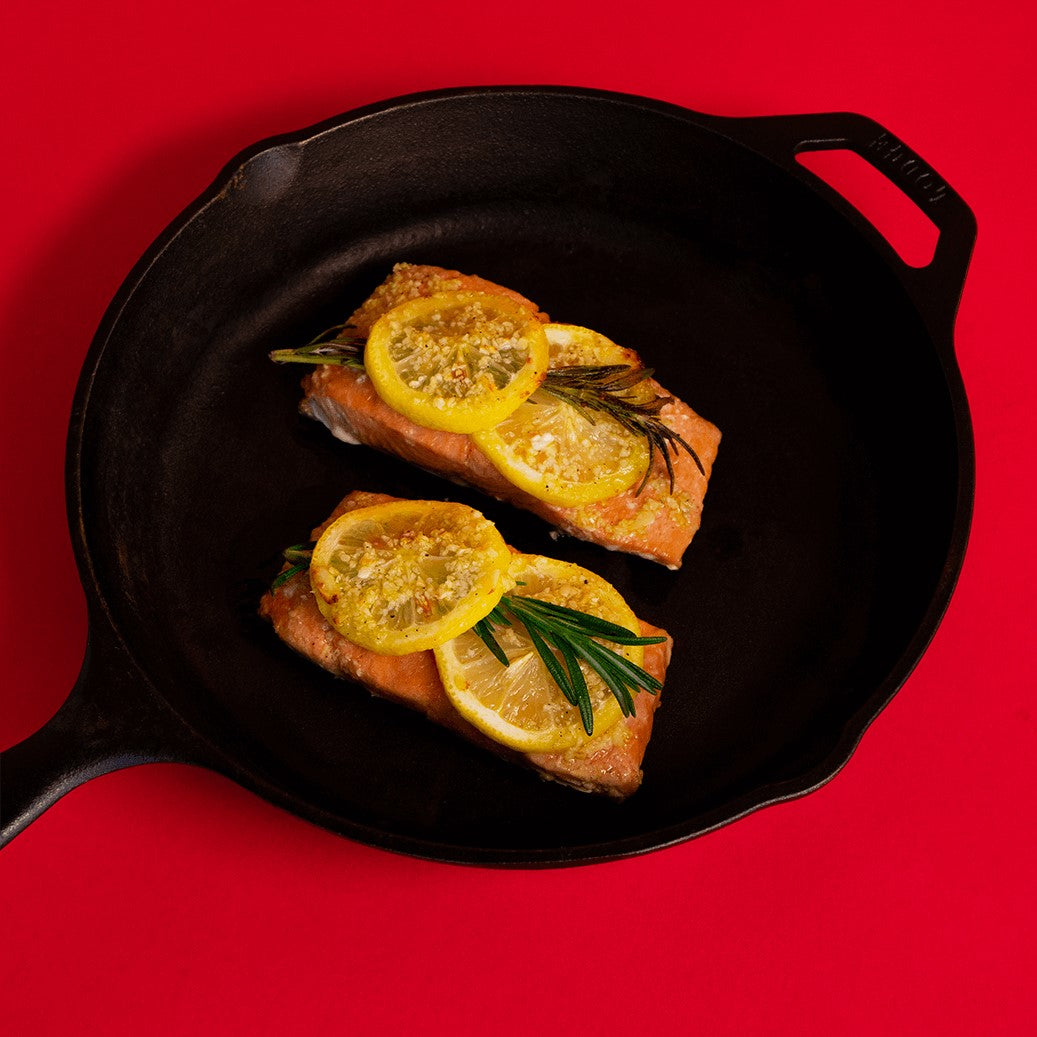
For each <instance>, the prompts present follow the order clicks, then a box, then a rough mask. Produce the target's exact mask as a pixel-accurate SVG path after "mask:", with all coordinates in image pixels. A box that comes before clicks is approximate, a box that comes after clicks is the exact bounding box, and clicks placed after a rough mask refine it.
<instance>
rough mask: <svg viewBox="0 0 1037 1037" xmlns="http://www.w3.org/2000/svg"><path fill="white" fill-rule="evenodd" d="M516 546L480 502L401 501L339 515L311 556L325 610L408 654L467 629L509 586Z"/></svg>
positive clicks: (374, 642) (392, 650)
mask: <svg viewBox="0 0 1037 1037" xmlns="http://www.w3.org/2000/svg"><path fill="white" fill-rule="evenodd" d="M510 559H511V552H510V550H509V548H508V546H507V544H505V542H504V539H503V537H502V536H501V535H500V533H498V532H497V529H496V527H495V526H494V525H493V523H491V522H490V521H489V520H488V519H486V518H484V517H483V516H482V514H480V513H479V512H478V511H476V510H475V509H474V508H469V507H466V506H465V505H463V504H454V503H444V502H438V501H395V502H392V503H387V504H377V505H374V506H372V507H368V508H359V509H357V510H355V511H351V512H347V513H346V514H345V515H342V516H340V517H339V518H338V519H336V520H335V521H334V522H332V523H331V525H330V526H328V528H327V529H326V530H325V531H324V533H323V534H322V536H321V537H320V539H319V540H318V541H317V545H316V547H315V548H314V550H313V556H312V558H311V560H310V585H311V587H312V588H313V592H314V596H315V598H316V601H317V606H318V608H319V609H320V611H321V613H322V614H323V616H324V618H325V619H327V621H328V622H329V623H330V624H331V625H332V626H333V627H334V628H335V630H337V631H338V632H339V633H340V634H341V635H342V636H343V637H345V638H347V639H348V640H350V641H352V642H353V643H354V644H358V645H360V646H361V647H364V648H369V649H371V650H372V651H375V652H380V653H382V654H383V655H404V654H407V653H409V652H419V651H422V650H424V649H427V648H434V647H436V646H437V645H439V644H442V643H444V642H445V641H448V640H450V639H451V638H453V637H456V636H457V635H458V634H460V633H461V632H463V631H465V630H469V629H471V628H472V627H473V626H474V625H475V624H476V623H477V622H478V621H479V620H480V619H482V618H483V617H484V616H486V615H488V614H489V612H490V611H491V610H492V609H493V607H494V606H495V605H496V604H497V602H498V601H500V599H501V596H502V595H503V594H504V592H505V591H506V590H507V589H508V587H509V586H510V580H509V578H508V567H509V564H510Z"/></svg>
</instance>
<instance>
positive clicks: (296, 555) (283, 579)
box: [270, 544, 313, 590]
mask: <svg viewBox="0 0 1037 1037" xmlns="http://www.w3.org/2000/svg"><path fill="white" fill-rule="evenodd" d="M312 557H313V548H311V547H308V546H307V545H306V544H295V545H293V546H292V547H286V548H285V549H284V560H285V561H286V562H288V563H289V565H288V568H287V569H285V570H284V572H281V573H278V574H277V575H276V576H275V577H274V581H273V583H271V584H270V589H271V590H277V588H278V587H280V586H281V585H282V584H285V583H287V582H288V581H289V580H290V579H291V578H292V577H293V576H296V575H298V574H299V573H304V572H306V570H307V569H309V567H310V559H311V558H312Z"/></svg>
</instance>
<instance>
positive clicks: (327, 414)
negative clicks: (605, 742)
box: [300, 263, 720, 569]
mask: <svg viewBox="0 0 1037 1037" xmlns="http://www.w3.org/2000/svg"><path fill="white" fill-rule="evenodd" d="M457 289H464V290H470V291H480V292H486V293H489V294H496V295H504V296H507V297H508V298H510V299H513V300H515V301H516V302H518V303H520V304H521V305H523V306H525V307H527V308H528V309H529V311H530V313H532V314H533V315H534V316H535V317H536V318H537V319H538V320H541V321H547V319H548V318H547V314H545V313H543V312H541V311H540V310H538V309H537V307H536V305H535V304H534V303H532V302H530V300H529V299H526V298H525V297H524V296H521V295H519V294H518V293H517V292H513V291H511V290H510V289H508V288H503V287H501V286H500V285H497V284H494V283H493V282H491V281H486V280H484V279H483V278H481V277H472V276H469V275H465V274H460V273H458V272H457V271H456V270H442V269H440V268H439V267H431V266H414V265H411V264H407V263H398V264H397V265H396V266H395V267H394V268H393V272H392V274H390V276H389V278H388V279H387V280H386V281H385V282H384V283H383V284H382V285H380V286H379V287H378V288H377V289H376V290H375V292H374V293H373V294H372V295H371V296H370V298H368V299H367V300H366V301H365V302H364V303H363V304H362V305H361V306H360V308H359V309H358V310H357V311H356V312H355V313H354V314H353V315H352V317H350V319H349V321H348V323H349V324H352V325H354V326H355V327H356V328H357V331H358V332H359V333H361V334H363V335H366V334H367V333H368V332H369V331H370V329H371V326H372V325H373V324H374V322H375V321H376V320H377V319H378V318H379V317H381V316H382V314H384V313H386V312H388V310H390V309H391V308H392V307H393V306H396V305H398V304H399V303H401V302H405V301H406V300H408V299H413V298H417V297H419V296H426V295H432V294H435V293H436V292H442V291H454V290H457ZM628 352H629V353H630V355H631V357H632V358H633V359H632V362H634V363H639V362H640V361H639V359H637V355H636V354H635V353H633V351H628ZM648 384H649V385H651V387H652V388H653V389H654V390H655V391H656V392H657V393H658V394H659V395H661V396H667V395H669V394H668V393H667V392H666V391H665V390H664V389H663V388H662V387H661V386H660V385H659V384H658V383H657V382H655V381H654V380H653V381H649V382H648ZM302 385H303V391H304V393H305V398H304V400H303V402H302V403H301V404H300V409H301V410H302V412H303V413H304V414H307V415H308V416H309V417H311V418H314V419H315V420H317V421H320V422H321V423H323V424H324V425H325V426H327V428H328V429H329V430H330V431H331V433H332V434H333V435H334V436H336V437H337V438H338V439H340V440H342V441H343V442H346V443H354V444H361V443H362V444H364V445H366V446H370V447H374V448H375V449H378V450H382V451H385V452H386V453H389V454H394V455H395V456H397V457H400V458H402V459H403V460H405V461H409V462H411V463H412V464H415V465H418V466H419V467H421V468H424V469H427V470H428V471H431V472H435V473H437V474H439V475H442V476H445V477H446V478H448V479H451V480H453V481H455V482H463V483H467V484H468V485H470V486H474V487H476V488H478V489H480V490H482V491H483V492H484V493H488V494H490V495H491V496H493V497H496V498H497V499H498V500H502V501H506V502H507V503H509V504H513V505H515V506H516V507H519V508H523V509H524V510H526V511H531V512H533V513H534V514H535V515H539V516H540V517H541V518H543V519H545V520H546V521H547V522H549V523H551V525H553V526H555V527H556V528H557V529H559V530H561V531H563V532H565V533H568V534H570V535H571V536H575V537H579V538H580V539H582V540H589V541H591V542H592V543H595V544H599V545H601V546H602V547H606V548H609V549H610V550H616V551H625V552H628V553H630V554H636V555H640V556H641V557H643V558H648V559H651V560H652V561H656V562H661V563H662V564H663V565H666V566H668V567H669V568H671V569H677V568H679V567H680V564H681V558H682V556H683V554H684V552H685V550H686V549H687V547H688V545H689V544H690V543H691V540H692V538H693V537H694V536H695V534H696V532H698V528H699V524H700V522H701V518H702V504H703V501H704V499H705V496H706V487H707V486H708V483H709V476H710V473H711V472H712V470H713V462H714V460H715V459H716V455H717V448H718V446H719V444H720V430H719V429H717V427H716V426H715V425H713V424H712V423H711V422H709V421H707V420H706V419H705V418H702V417H700V416H699V415H698V414H696V413H695V412H694V411H693V410H692V409H691V408H690V407H689V406H688V405H687V404H686V403H684V402H682V401H681V400H678V399H674V400H673V402H672V403H669V404H667V405H666V406H665V407H663V409H662V411H661V413H660V417H661V418H662V419H663V420H664V421H665V423H666V424H667V425H669V426H670V428H672V429H673V430H674V431H675V432H677V433H679V434H680V436H681V437H683V439H684V440H685V441H686V442H687V443H688V444H689V445H690V446H691V447H692V449H693V450H694V451H695V453H696V454H697V455H698V457H699V459H700V460H701V462H702V467H703V469H704V470H705V474H704V475H703V474H702V473H701V472H700V471H699V470H698V467H697V466H696V465H695V462H694V461H693V460H692V458H691V457H690V456H689V455H688V454H687V453H686V452H684V451H683V450H682V451H679V452H678V453H677V455H676V456H674V455H671V460H672V462H673V468H674V489H673V492H672V493H671V492H670V480H669V475H668V474H667V471H666V465H665V462H664V461H663V459H662V457H661V456H659V455H658V453H657V454H656V457H655V459H654V461H653V464H652V470H651V472H650V474H649V477H648V481H647V483H646V484H645V487H644V489H643V490H642V491H641V493H640V494H638V493H636V492H635V490H636V488H632V489H629V490H627V491H625V492H623V493H618V494H616V495H615V496H613V497H609V498H607V499H606V500H603V501H599V502H597V503H596V504H586V505H583V506H580V507H561V506H558V505H555V504H548V503H547V502H546V501H542V500H539V499H537V498H536V497H533V496H532V495H530V494H528V493H526V492H525V491H524V490H521V489H519V488H518V487H517V486H515V485H513V484H512V483H510V482H509V481H508V480H507V479H506V478H505V477H504V476H503V475H501V473H500V472H499V471H498V470H497V469H496V468H495V467H494V465H493V464H492V463H491V462H490V460H489V458H487V457H486V455H485V454H483V453H482V451H481V450H479V448H478V447H477V446H476V445H475V443H474V441H473V440H472V438H471V437H470V436H468V435H465V434H462V433H457V432H443V431H439V430H437V429H430V428H425V427H423V426H421V425H417V424H415V423H414V422H413V421H411V420H410V419H409V418H406V417H404V416H403V415H402V414H399V413H397V412H396V411H394V410H393V409H392V408H391V407H389V406H388V404H386V403H383V402H382V400H381V398H380V397H379V396H378V394H377V392H375V389H374V386H373V385H372V383H371V379H370V378H369V377H368V376H367V375H366V374H365V373H364V372H363V371H356V370H353V369H350V368H347V367H337V366H332V365H330V364H326V365H322V366H320V367H316V368H315V369H314V370H313V371H311V372H310V373H309V374H308V375H307V376H306V377H305V378H304V379H303V383H302Z"/></svg>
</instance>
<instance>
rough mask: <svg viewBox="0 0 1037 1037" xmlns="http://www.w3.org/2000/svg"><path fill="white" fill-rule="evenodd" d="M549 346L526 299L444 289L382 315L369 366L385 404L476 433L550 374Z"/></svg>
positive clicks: (370, 343)
mask: <svg viewBox="0 0 1037 1037" xmlns="http://www.w3.org/2000/svg"><path fill="white" fill-rule="evenodd" d="M548 352H549V349H548V343H547V337H546V335H545V334H544V329H543V325H542V324H541V323H540V321H538V320H536V319H535V318H534V317H533V315H532V314H531V313H530V312H529V310H528V309H526V307H524V306H522V305H521V304H519V303H517V302H515V301H514V300H512V299H508V298H505V297H502V296H498V295H487V294H484V293H481V292H443V293H440V294H438V295H432V296H427V297H425V298H419V299H412V300H411V301H409V302H405V303H402V304H400V305H399V306H396V307H394V308H393V309H391V310H389V312H388V313H386V314H384V315H383V316H382V317H380V318H379V319H378V320H377V321H376V322H375V324H374V327H372V328H371V332H370V334H369V335H368V338H367V346H366V348H365V350H364V367H365V369H366V371H367V373H368V375H369V376H370V378H371V381H372V383H373V384H374V387H375V390H376V391H377V393H378V395H379V396H380V397H381V398H382V399H383V400H384V401H385V403H387V404H388V405H389V406H390V407H392V408H393V410H395V411H398V412H399V413H400V414H403V415H405V416H406V417H408V418H410V419H411V420H412V421H414V422H416V423H417V424H419V425H424V426H425V427H427V428H434V429H443V430H445V431H448V432H477V431H479V430H481V429H487V428H492V427H493V426H494V425H496V424H497V423H498V422H499V421H501V420H502V419H503V418H505V417H507V416H508V415H509V414H510V413H511V412H512V411H513V410H515V408H516V407H518V406H519V404H520V403H522V401H523V400H525V399H526V398H527V397H528V396H529V395H530V393H532V392H533V390H534V389H536V387H537V386H538V385H539V384H540V383H541V382H542V381H543V380H544V376H545V375H546V374H547V364H548Z"/></svg>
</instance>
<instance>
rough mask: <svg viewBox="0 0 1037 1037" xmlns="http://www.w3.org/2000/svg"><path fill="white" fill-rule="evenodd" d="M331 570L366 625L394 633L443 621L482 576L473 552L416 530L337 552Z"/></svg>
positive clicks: (462, 546)
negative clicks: (392, 629)
mask: <svg viewBox="0 0 1037 1037" xmlns="http://www.w3.org/2000/svg"><path fill="white" fill-rule="evenodd" d="M330 565H331V568H332V569H334V570H335V572H336V573H338V574H340V575H341V577H342V581H343V583H342V586H343V588H344V590H345V593H346V595H347V596H348V597H349V599H350V604H351V605H352V606H353V607H355V608H357V609H360V610H362V611H363V613H364V617H365V620H366V621H367V622H368V623H370V624H371V625H374V626H378V627H396V628H398V629H404V628H406V627H410V626H413V625H414V624H415V623H418V622H421V621H422V620H423V619H428V618H429V617H436V616H443V615H446V614H447V613H448V612H450V611H451V610H452V609H453V608H454V607H455V606H456V605H457V604H458V603H459V602H461V601H464V599H465V598H467V597H468V596H469V595H470V594H471V593H472V590H473V588H474V586H475V583H476V580H477V579H478V577H479V575H480V573H481V572H482V570H483V566H482V564H481V560H480V552H479V551H478V550H477V549H476V548H474V547H469V546H466V545H464V544H460V543H457V542H456V541H455V540H454V539H453V538H452V537H451V536H443V535H441V534H432V535H430V534H428V533H421V532H417V531H415V530H405V531H403V532H402V533H399V534H397V535H394V536H390V535H387V534H383V535H382V536H380V537H378V539H377V540H373V541H372V542H370V543H368V544H365V545H364V547H363V549H362V550H355V549H354V550H351V551H344V550H342V549H339V550H337V551H335V552H334V553H333V554H332V556H331V559H330Z"/></svg>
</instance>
